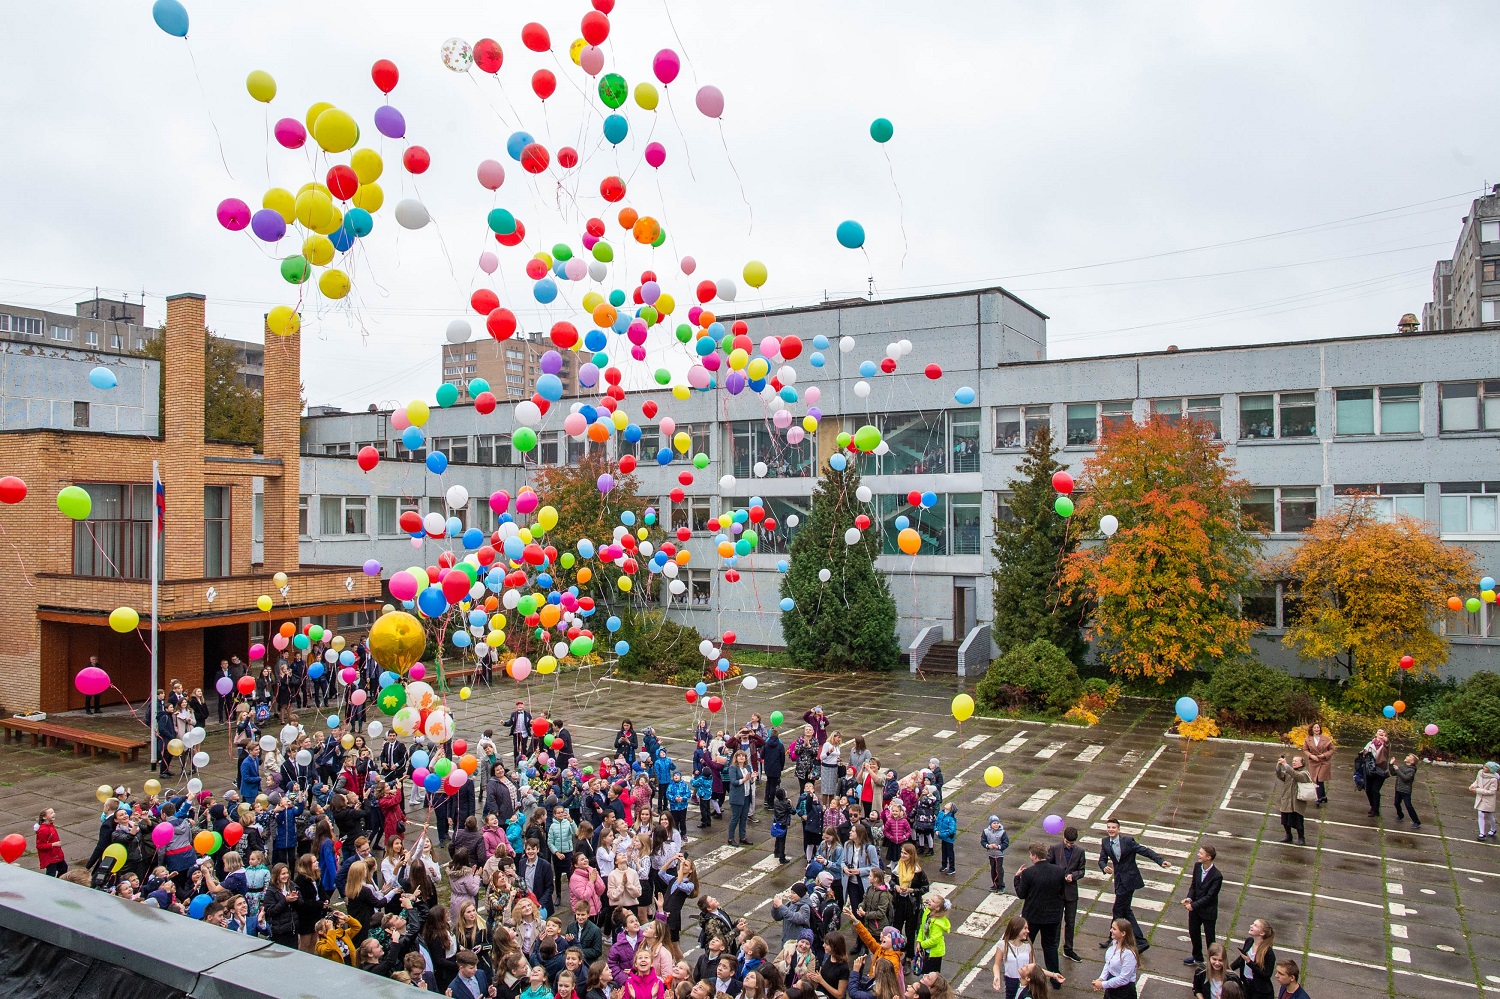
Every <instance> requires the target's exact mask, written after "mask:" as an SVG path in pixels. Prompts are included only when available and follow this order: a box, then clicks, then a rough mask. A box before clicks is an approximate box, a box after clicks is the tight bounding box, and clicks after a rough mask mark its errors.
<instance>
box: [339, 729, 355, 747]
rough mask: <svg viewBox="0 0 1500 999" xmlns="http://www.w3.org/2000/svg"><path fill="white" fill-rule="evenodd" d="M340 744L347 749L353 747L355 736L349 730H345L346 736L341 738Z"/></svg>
mask: <svg viewBox="0 0 1500 999" xmlns="http://www.w3.org/2000/svg"><path fill="white" fill-rule="evenodd" d="M339 745H340V746H343V747H344V748H345V749H353V748H354V736H352V735H350V734H349V733H348V732H345V733H344V737H343V738H342V739H340V740H339Z"/></svg>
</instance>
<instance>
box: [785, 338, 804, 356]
mask: <svg viewBox="0 0 1500 999" xmlns="http://www.w3.org/2000/svg"><path fill="white" fill-rule="evenodd" d="M801 353H802V338H801V337H799V336H784V337H782V338H781V356H782V357H783V358H784V359H785V360H788V361H790V360H793V359H795V358H796V357H798V356H799V355H800V354H801Z"/></svg>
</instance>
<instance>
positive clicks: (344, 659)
mask: <svg viewBox="0 0 1500 999" xmlns="http://www.w3.org/2000/svg"><path fill="white" fill-rule="evenodd" d="M339 665H340V666H353V665H354V653H353V651H351V650H350V649H345V650H344V651H343V652H340V653H339Z"/></svg>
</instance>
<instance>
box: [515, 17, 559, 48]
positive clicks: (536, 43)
mask: <svg viewBox="0 0 1500 999" xmlns="http://www.w3.org/2000/svg"><path fill="white" fill-rule="evenodd" d="M521 44H522V45H524V46H526V47H527V48H528V49H530V50H531V51H533V52H545V51H547V50H548V49H550V48H551V47H552V36H551V35H549V34H547V29H546V28H544V27H542V26H541V25H540V24H537V23H536V22H535V21H531V22H530V23H528V24H527V25H526V26H525V27H523V28H522V29H521Z"/></svg>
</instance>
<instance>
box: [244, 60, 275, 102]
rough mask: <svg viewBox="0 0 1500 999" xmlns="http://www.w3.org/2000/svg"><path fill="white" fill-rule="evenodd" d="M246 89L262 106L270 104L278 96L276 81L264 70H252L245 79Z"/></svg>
mask: <svg viewBox="0 0 1500 999" xmlns="http://www.w3.org/2000/svg"><path fill="white" fill-rule="evenodd" d="M245 89H246V90H248V91H250V96H251V97H254V98H255V99H256V100H258V101H260V102H261V103H262V104H270V103H271V100H272V99H273V98H274V97H275V96H276V81H275V80H274V79H273V78H272V77H271V74H270V73H267V72H266V71H265V70H263V69H256V70H251V71H250V75H249V76H247V77H245Z"/></svg>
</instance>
